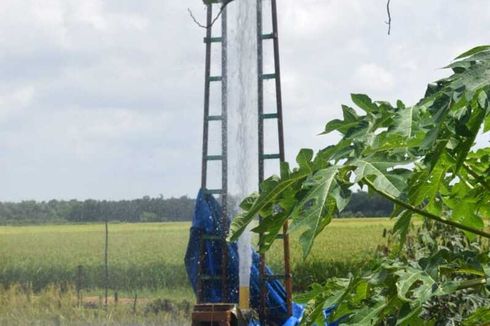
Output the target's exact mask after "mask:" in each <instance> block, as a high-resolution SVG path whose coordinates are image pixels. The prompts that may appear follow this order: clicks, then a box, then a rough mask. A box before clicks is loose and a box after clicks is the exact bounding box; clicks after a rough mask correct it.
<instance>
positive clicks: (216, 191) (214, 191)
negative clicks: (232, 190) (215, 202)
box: [207, 189, 223, 195]
mask: <svg viewBox="0 0 490 326" xmlns="http://www.w3.org/2000/svg"><path fill="white" fill-rule="evenodd" d="M207 193H208V194H211V195H221V194H223V190H222V189H208V190H207Z"/></svg>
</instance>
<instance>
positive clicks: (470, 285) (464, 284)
mask: <svg viewBox="0 0 490 326" xmlns="http://www.w3.org/2000/svg"><path fill="white" fill-rule="evenodd" d="M486 284H488V280H487V279H486V278H477V279H473V280H467V281H464V282H462V283H461V285H460V286H458V290H464V289H468V288H474V287H478V286H482V285H486Z"/></svg>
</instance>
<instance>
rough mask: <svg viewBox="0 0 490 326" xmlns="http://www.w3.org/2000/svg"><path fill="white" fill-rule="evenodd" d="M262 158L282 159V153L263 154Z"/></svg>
mask: <svg viewBox="0 0 490 326" xmlns="http://www.w3.org/2000/svg"><path fill="white" fill-rule="evenodd" d="M261 158H262V159H263V160H279V159H281V154H263V155H262V156H261Z"/></svg>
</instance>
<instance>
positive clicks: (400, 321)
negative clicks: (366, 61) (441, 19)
mask: <svg viewBox="0 0 490 326" xmlns="http://www.w3.org/2000/svg"><path fill="white" fill-rule="evenodd" d="M446 68H447V69H451V70H452V74H451V75H450V76H449V77H448V78H444V79H442V80H439V81H437V82H435V83H433V84H430V85H429V86H428V88H427V92H426V94H425V96H424V98H423V99H421V100H420V101H419V102H418V103H417V104H415V105H413V106H406V105H405V104H404V103H402V102H401V101H398V102H397V103H396V104H395V105H392V104H390V103H388V102H383V101H373V100H371V98H369V97H368V96H367V95H363V94H353V95H352V101H353V103H354V104H355V105H356V106H357V108H356V109H354V108H353V107H350V106H346V105H344V106H342V112H343V119H338V120H333V121H330V122H329V123H327V125H326V127H325V130H324V132H323V133H324V134H327V133H331V132H339V133H340V134H341V136H342V138H341V140H340V141H339V142H338V143H337V144H335V145H331V146H327V147H325V148H324V149H322V150H320V151H318V152H317V153H316V154H315V153H314V152H313V150H311V149H303V150H301V151H300V152H299V154H298V155H297V159H296V161H297V167H296V168H294V169H292V170H291V169H290V166H289V164H287V163H284V164H282V166H281V173H280V176H272V177H270V178H268V179H267V180H265V181H264V182H263V183H262V184H261V185H260V190H259V192H258V193H254V194H251V195H250V196H249V197H248V198H246V199H245V200H244V201H243V202H242V204H241V208H242V212H241V213H240V214H239V215H238V216H237V217H236V218H235V219H234V221H233V223H232V225H231V233H230V240H231V241H235V240H236V239H238V237H239V236H240V234H241V233H242V232H243V230H244V229H245V228H246V226H247V225H248V224H249V223H251V222H252V221H253V220H254V219H255V218H256V217H257V216H261V218H262V219H261V220H262V222H261V223H260V224H259V225H258V226H257V227H255V228H254V229H253V231H254V232H257V233H260V234H261V235H262V236H261V237H260V241H259V248H260V250H261V251H266V250H267V249H269V248H270V246H271V245H272V243H273V242H274V240H275V239H276V238H277V234H278V233H279V232H280V231H281V226H282V225H283V224H284V223H285V222H287V221H289V223H290V225H291V227H290V230H291V232H297V233H298V234H299V241H300V244H301V247H302V250H303V254H304V256H305V257H306V256H307V255H308V254H309V252H310V251H311V249H312V246H313V243H314V240H315V238H316V236H317V235H318V234H319V233H320V232H321V231H322V230H323V229H324V228H325V227H327V226H328V224H329V223H330V222H331V220H332V218H333V217H335V216H337V215H338V214H339V213H340V212H342V210H343V209H344V208H345V207H346V205H347V204H348V203H349V200H350V197H351V192H352V190H353V189H356V188H359V187H361V188H368V190H369V191H370V192H375V193H377V194H379V195H381V196H383V197H385V198H386V199H388V200H390V201H392V202H393V203H394V204H395V210H394V213H393V218H394V219H396V222H395V226H394V233H395V234H397V235H398V236H399V238H400V240H401V242H400V243H401V246H403V245H404V244H406V241H407V236H408V235H409V234H410V228H411V225H413V223H412V221H413V220H414V219H422V220H423V221H424V225H428V223H435V224H437V225H444V226H446V227H448V228H450V229H454V232H459V231H461V232H463V233H464V236H465V237H466V239H465V240H466V241H468V243H469V244H471V243H472V242H475V241H477V240H479V239H482V238H483V239H489V238H490V233H489V231H488V229H487V228H486V223H487V222H488V220H489V218H490V148H489V147H488V146H486V147H485V145H488V144H484V145H483V146H482V145H480V146H476V139H477V137H482V138H485V137H487V138H488V132H489V131H490V104H489V97H490V46H479V47H476V48H474V49H471V50H469V51H467V52H465V53H463V54H462V55H460V56H458V57H457V58H456V59H455V60H454V61H453V62H452V63H451V64H450V65H449V66H447V67H446ZM429 237H430V236H429ZM438 237H441V235H438ZM422 248H423V246H422V247H420V248H419V249H420V251H421V252H423V250H422ZM437 248H438V247H437ZM438 252H439V249H437V250H436V249H434V248H433V250H432V251H430V252H427V253H426V254H427V255H428V256H427V257H419V258H418V259H412V260H410V259H404V260H403V259H400V257H398V258H397V259H391V258H385V259H384V260H383V262H382V263H381V264H380V265H379V266H378V268H377V269H376V270H372V271H370V273H367V274H364V275H355V276H352V277H351V278H350V279H348V280H341V281H338V280H331V281H329V282H327V284H326V285H324V286H320V285H316V286H315V287H314V288H313V290H312V293H313V294H311V295H310V296H309V297H308V298H310V300H309V301H310V304H311V305H310V308H311V309H310V308H309V309H308V310H307V316H306V318H305V321H304V323H305V324H312V323H314V322H319V321H321V319H322V318H324V316H323V314H322V311H323V308H324V307H326V306H328V305H329V304H335V305H337V307H338V308H337V309H336V310H335V312H334V313H333V314H331V316H330V317H329V318H339V317H342V316H343V317H345V318H346V322H348V323H349V324H359V325H376V324H380V323H388V324H390V323H392V324H396V325H423V324H430V319H427V318H425V319H424V318H423V312H424V309H425V308H424V307H426V306H427V305H429V304H430V303H431V302H435V301H437V299H436V298H440V297H445V296H448V295H452V294H455V293H458V291H463V290H465V289H467V288H473V287H474V288H481V287H485V285H486V284H487V279H488V273H489V272H490V269H489V268H488V262H487V261H485V259H486V260H488V258H489V256H488V251H486V253H485V251H483V252H480V253H479V254H478V255H476V256H477V258H475V259H473V263H472V265H471V268H470V267H468V266H467V267H468V268H467V270H468V271H471V273H469V276H468V275H466V276H465V277H464V278H461V277H459V276H457V277H456V276H454V277H448V276H447V275H458V273H456V272H455V270H458V269H462V268H463V267H464V264H462V263H461V261H460V260H457V261H458V263H454V261H447V265H448V266H450V267H447V268H448V269H449V271H450V272H448V271H447V270H444V273H445V274H444V273H443V274H444V277H442V276H443V274H441V273H442V272H441V269H440V268H442V267H441V265H440V264H436V265H434V266H437V268H435V269H428V268H427V266H426V265H424V264H423V263H421V259H422V258H425V259H428V257H431V256H432V255H436V254H437V253H438ZM446 258H447V257H446ZM463 260H464V259H463ZM422 261H425V260H422ZM440 261H443V260H439V262H440ZM462 266H463V267H462ZM451 268H452V269H451ZM480 313H481V314H485V313H487V314H488V311H485V310H481V311H480ZM390 318H391V319H390ZM475 318H477V317H475ZM390 320H391V321H390ZM434 324H435V323H433V324H432V325H434Z"/></svg>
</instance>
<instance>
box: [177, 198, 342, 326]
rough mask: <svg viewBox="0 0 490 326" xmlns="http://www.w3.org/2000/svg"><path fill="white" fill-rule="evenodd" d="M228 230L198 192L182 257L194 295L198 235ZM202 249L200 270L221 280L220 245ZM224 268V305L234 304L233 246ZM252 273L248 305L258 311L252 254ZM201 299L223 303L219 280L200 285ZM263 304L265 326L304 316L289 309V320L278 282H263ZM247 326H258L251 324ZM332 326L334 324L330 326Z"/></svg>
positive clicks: (209, 243) (215, 206) (285, 325)
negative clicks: (265, 319)
mask: <svg viewBox="0 0 490 326" xmlns="http://www.w3.org/2000/svg"><path fill="white" fill-rule="evenodd" d="M229 226H230V221H229V219H226V225H224V226H223V225H221V207H220V205H219V203H218V202H217V200H216V199H215V198H214V197H213V196H212V195H211V194H209V193H207V192H206V191H205V190H201V191H199V194H198V196H197V200H196V207H195V210H194V217H193V220H192V227H191V230H190V238H189V244H188V247H187V252H186V255H185V266H186V270H187V275H188V277H189V280H190V282H191V284H192V287H193V289H194V292H195V293H196V294H197V284H198V276H199V259H200V257H199V256H200V250H201V248H200V241H201V235H212V236H222V235H223V234H224V232H225V234H226V233H227V232H228V229H229ZM203 245H204V252H205V258H204V261H203V263H204V266H203V269H202V270H203V271H204V273H205V274H206V275H208V276H221V274H222V273H221V268H222V264H221V259H222V255H221V251H222V245H221V242H220V241H213V240H206V241H203ZM227 250H228V266H227V271H226V272H227V279H228V285H227V288H228V289H229V293H228V295H227V297H228V299H229V300H227V301H228V302H227V303H238V288H239V280H238V275H239V273H238V251H237V246H236V244H228V245H227ZM252 255H253V256H252V258H253V259H252V270H251V276H250V301H251V302H250V304H251V307H252V308H253V309H256V310H258V308H259V303H260V278H259V258H260V257H259V255H258V254H257V253H256V252H253V254H252ZM266 273H267V274H268V275H272V272H271V270H270V269H269V268H267V269H266ZM201 287H202V289H201V290H202V298H203V301H204V302H206V303H220V302H223V299H222V298H223V296H222V289H221V280H205V281H203V282H202V283H201ZM267 293H268V296H267V301H266V306H267V308H268V311H269V314H268V317H269V320H267V325H271V326H276V325H277V326H293V325H298V324H299V321H300V320H301V318H302V316H303V312H304V308H303V307H302V306H301V305H298V304H294V305H293V316H288V313H287V306H286V291H285V289H284V287H283V285H282V283H281V282H280V281H279V280H273V281H269V282H267ZM250 325H260V324H259V323H258V322H252V323H251V324H250ZM330 325H331V326H335V324H330Z"/></svg>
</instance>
